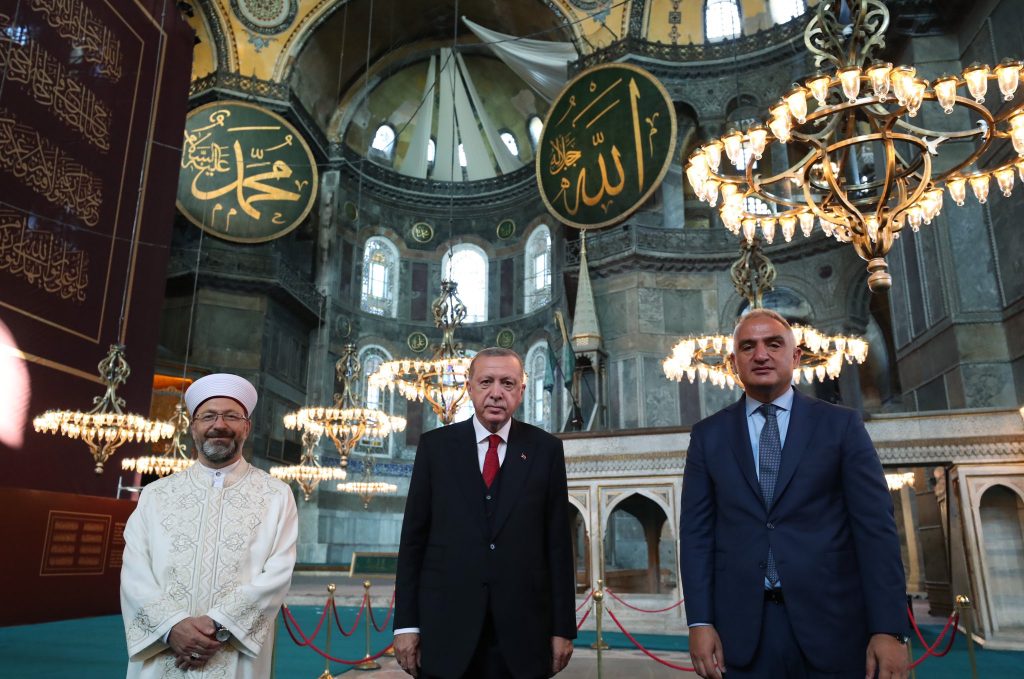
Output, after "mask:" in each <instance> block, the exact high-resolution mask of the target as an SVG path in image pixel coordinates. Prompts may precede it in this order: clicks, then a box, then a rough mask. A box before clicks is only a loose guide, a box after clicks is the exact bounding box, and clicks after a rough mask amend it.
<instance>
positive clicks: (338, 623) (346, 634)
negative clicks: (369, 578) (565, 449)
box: [331, 595, 380, 637]
mask: <svg viewBox="0 0 1024 679" xmlns="http://www.w3.org/2000/svg"><path fill="white" fill-rule="evenodd" d="M331 608H333V609H334V626H335V627H337V628H338V631H339V632H341V636H343V637H350V636H352V635H353V634H355V633H356V630H357V629H358V628H359V621H360V620H362V619H363V611H365V610H366V595H363V603H362V605H361V606H360V607H359V610H358V611H357V612H356V621H355V622H353V623H352V629H350V630H349V631H347V632H346V631H345V630H344V629H343V628H342V627H341V620H339V619H338V607H337V606H336V605H335V603H334V597H331ZM378 631H380V630H378Z"/></svg>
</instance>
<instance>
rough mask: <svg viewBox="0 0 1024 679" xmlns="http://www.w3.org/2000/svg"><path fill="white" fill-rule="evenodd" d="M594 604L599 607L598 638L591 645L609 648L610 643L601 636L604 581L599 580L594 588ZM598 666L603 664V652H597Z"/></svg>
mask: <svg viewBox="0 0 1024 679" xmlns="http://www.w3.org/2000/svg"><path fill="white" fill-rule="evenodd" d="M594 606H595V608H597V639H595V640H594V643H592V644H590V647H591V648H593V649H596V650H598V651H606V650H608V644H606V643H605V642H604V638H603V637H602V636H601V618H603V617H604V616H603V615H602V613H603V612H604V581H602V580H598V581H597V587H595V588H594ZM597 662H598V666H600V664H601V654H600V653H598V654H597Z"/></svg>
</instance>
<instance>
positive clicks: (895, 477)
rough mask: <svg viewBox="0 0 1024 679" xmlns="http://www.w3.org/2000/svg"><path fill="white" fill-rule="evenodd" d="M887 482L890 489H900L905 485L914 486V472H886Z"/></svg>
mask: <svg viewBox="0 0 1024 679" xmlns="http://www.w3.org/2000/svg"><path fill="white" fill-rule="evenodd" d="M885 484H886V485H887V486H889V490H900V489H901V488H903V487H904V486H912V485H914V472H902V473H896V474H886V475H885Z"/></svg>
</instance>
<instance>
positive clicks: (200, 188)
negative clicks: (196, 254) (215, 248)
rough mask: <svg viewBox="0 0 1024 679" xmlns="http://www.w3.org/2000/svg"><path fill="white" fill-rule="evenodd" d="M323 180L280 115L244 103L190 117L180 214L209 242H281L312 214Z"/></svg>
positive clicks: (219, 104) (203, 109)
mask: <svg viewBox="0 0 1024 679" xmlns="http://www.w3.org/2000/svg"><path fill="white" fill-rule="evenodd" d="M317 179H318V173H317V167H316V160H315V159H314V157H313V152H312V151H311V150H310V148H309V145H308V144H307V143H306V140H305V139H303V137H302V135H300V134H299V133H298V131H297V130H296V129H295V128H294V127H292V125H291V123H289V122H288V121H287V120H285V119H284V118H282V117H281V116H279V115H277V114H276V113H274V112H272V111H268V110H267V109H265V108H263V107H262V106H257V105H255V104H250V103H246V102H241V101H215V102H212V103H209V104H205V105H203V106H200V107H199V108H197V109H194V110H193V111H191V112H190V113H189V115H188V119H187V120H186V122H185V138H184V142H183V144H182V150H181V174H180V175H179V176H178V209H179V210H180V211H181V213H182V214H183V215H185V216H186V217H187V218H188V219H189V221H191V222H192V223H193V224H195V225H196V226H198V227H199V228H201V229H203V230H204V231H206V232H207V233H209V234H210V235H212V236H216V237H218V238H223V239H224V240H229V241H234V242H236V243H262V242H265V241H268V240H273V239H275V238H280V237H281V236H283V235H285V234H287V233H289V232H290V231H292V230H293V229H294V228H295V227H297V226H298V225H299V224H300V223H301V222H302V220H303V219H305V218H306V215H308V214H309V211H310V210H311V209H312V207H313V201H314V200H315V198H316V190H317Z"/></svg>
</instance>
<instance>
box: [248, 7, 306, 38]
mask: <svg viewBox="0 0 1024 679" xmlns="http://www.w3.org/2000/svg"><path fill="white" fill-rule="evenodd" d="M231 9H232V10H233V11H234V13H235V17H236V18H237V19H238V20H239V21H240V22H241V23H242V25H243V26H245V27H246V28H248V29H249V30H250V31H253V32H255V33H259V34H261V35H274V34H275V33H280V32H282V31H284V30H285V29H287V28H288V27H289V26H291V25H292V22H293V21H295V15H296V13H298V10H299V3H298V0H231Z"/></svg>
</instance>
